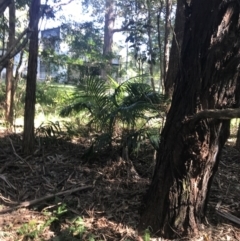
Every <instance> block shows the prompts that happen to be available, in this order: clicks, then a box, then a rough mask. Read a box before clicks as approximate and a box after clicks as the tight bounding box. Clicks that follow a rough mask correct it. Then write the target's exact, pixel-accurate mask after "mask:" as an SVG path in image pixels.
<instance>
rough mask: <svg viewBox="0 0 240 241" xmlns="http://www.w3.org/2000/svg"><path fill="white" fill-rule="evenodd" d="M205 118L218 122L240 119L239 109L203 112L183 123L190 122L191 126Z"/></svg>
mask: <svg viewBox="0 0 240 241" xmlns="http://www.w3.org/2000/svg"><path fill="white" fill-rule="evenodd" d="M207 118H210V119H218V120H230V119H233V118H240V108H237V109H225V110H203V111H200V112H198V113H196V114H195V115H193V116H191V117H188V119H187V120H185V123H188V122H191V124H195V123H196V122H198V121H200V120H202V119H207Z"/></svg>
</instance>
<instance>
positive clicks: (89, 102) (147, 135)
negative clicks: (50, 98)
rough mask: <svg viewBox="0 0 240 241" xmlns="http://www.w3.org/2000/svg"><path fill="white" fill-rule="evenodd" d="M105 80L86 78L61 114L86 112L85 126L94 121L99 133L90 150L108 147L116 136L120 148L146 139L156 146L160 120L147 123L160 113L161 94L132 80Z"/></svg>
mask: <svg viewBox="0 0 240 241" xmlns="http://www.w3.org/2000/svg"><path fill="white" fill-rule="evenodd" d="M109 79H110V81H109V82H105V81H103V80H101V79H99V78H96V77H89V78H88V79H87V80H86V82H85V85H81V86H79V88H78V89H77V92H76V93H75V94H74V95H73V98H72V99H71V100H69V101H70V103H71V104H70V105H68V106H66V107H65V108H63V109H62V111H61V115H62V116H67V115H69V114H70V113H71V112H77V113H78V112H80V111H85V113H86V115H87V114H88V118H89V122H88V125H89V126H90V125H91V126H92V125H93V124H94V126H95V130H97V131H98V133H99V135H98V136H97V137H96V138H95V142H94V143H93V145H92V146H91V150H96V149H101V148H103V147H106V146H107V145H108V146H111V145H112V143H113V140H114V139H115V138H117V137H120V138H121V141H120V143H121V145H122V147H126V146H127V147H129V149H130V150H133V149H136V148H137V147H139V146H140V143H141V141H144V140H146V139H148V140H150V143H152V145H153V146H154V147H155V148H157V146H158V142H159V124H160V123H158V125H157V126H155V127H153V126H150V125H149V123H150V122H151V121H152V120H154V119H157V118H159V117H161V116H163V115H164V112H165V106H166V105H165V104H166V100H165V98H164V96H163V95H159V94H158V93H156V92H153V90H152V89H151V87H150V86H149V85H148V84H143V83H138V82H135V80H134V79H133V80H131V81H127V82H124V83H123V84H121V85H119V84H118V83H117V82H115V81H114V80H113V79H111V78H109ZM116 129H117V131H116ZM119 130H120V131H119Z"/></svg>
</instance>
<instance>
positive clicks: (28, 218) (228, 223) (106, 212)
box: [0, 133, 240, 241]
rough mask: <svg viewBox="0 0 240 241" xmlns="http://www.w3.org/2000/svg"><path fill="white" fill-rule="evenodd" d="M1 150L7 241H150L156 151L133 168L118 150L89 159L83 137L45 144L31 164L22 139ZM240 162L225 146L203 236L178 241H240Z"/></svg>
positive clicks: (2, 230) (0, 193)
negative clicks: (142, 222) (148, 195)
mask: <svg viewBox="0 0 240 241" xmlns="http://www.w3.org/2000/svg"><path fill="white" fill-rule="evenodd" d="M41 141H42V142H43V140H41ZM0 146H1V148H0V240H1V241H15V240H25V241H26V240H47V241H48V240H49V241H50V240H52V241H59V240H63V241H64V240H66V241H68V240H69V241H70V240H73V241H77V240H95V241H97V240H107V241H131V240H132V241H135V240H136V241H137V240H143V239H142V238H141V237H139V236H138V234H137V231H136V227H137V224H138V220H139V210H140V207H141V201H142V197H143V195H144V194H145V192H146V190H147V188H148V186H149V184H150V180H151V175H152V173H153V170H152V169H153V161H152V160H153V150H152V149H151V148H150V147H148V146H146V147H145V148H144V150H142V151H141V152H140V153H139V154H138V155H137V156H135V157H131V160H132V162H129V161H126V160H123V159H122V158H121V157H120V156H119V155H118V154H117V151H115V152H114V151H111V152H105V153H99V154H98V155H93V156H91V158H90V159H89V160H88V161H86V160H84V159H83V158H82V156H83V153H84V151H85V150H86V148H88V147H89V144H88V142H87V141H86V140H85V139H84V138H79V139H77V140H74V143H73V142H72V141H71V140H62V139H59V140H54V141H51V142H45V143H44V145H43V144H41V145H40V144H39V148H38V150H37V152H36V153H35V154H34V156H33V157H26V158H23V157H21V155H20V153H21V135H20V134H6V133H1V136H0ZM239 161H240V153H239V151H237V150H236V149H234V148H233V147H232V146H231V145H226V146H225V148H224V149H223V153H222V158H221V162H220V165H219V170H218V172H217V174H216V176H215V178H214V181H213V185H212V188H211V194H210V200H209V204H208V211H207V216H206V221H205V224H204V225H203V226H202V227H201V229H200V233H199V237H196V238H195V239H191V238H188V239H186V238H185V239H178V240H199V241H200V240H204V241H208V240H209V241H210V240H216V241H217V240H240V223H239V218H240V170H239V169H240V166H239ZM133 166H134V170H136V171H137V173H138V174H139V176H136V172H135V171H134V172H133V171H132V169H133V168H132V167H133ZM51 218H52V219H51ZM151 240H164V239H159V238H158V239H157V238H151Z"/></svg>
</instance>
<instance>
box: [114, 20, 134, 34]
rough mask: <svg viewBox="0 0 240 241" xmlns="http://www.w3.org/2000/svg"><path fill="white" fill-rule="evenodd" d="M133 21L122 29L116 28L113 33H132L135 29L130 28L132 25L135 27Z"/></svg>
mask: <svg viewBox="0 0 240 241" xmlns="http://www.w3.org/2000/svg"><path fill="white" fill-rule="evenodd" d="M133 24H134V22H133V21H131V20H130V21H129V23H128V24H127V25H126V26H123V27H122V28H115V29H113V30H112V33H117V32H123V31H132V30H133V29H131V28H128V27H129V26H130V25H133Z"/></svg>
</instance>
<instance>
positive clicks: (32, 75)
mask: <svg viewBox="0 0 240 241" xmlns="http://www.w3.org/2000/svg"><path fill="white" fill-rule="evenodd" d="M39 19H40V0H32V3H31V6H30V10H29V28H30V29H31V30H32V34H31V37H30V42H29V57H28V69H27V71H28V72H27V85H26V96H25V108H24V129H23V152H24V154H25V155H29V154H32V153H33V150H34V116H35V103H36V78H37V58H38V23H39Z"/></svg>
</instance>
